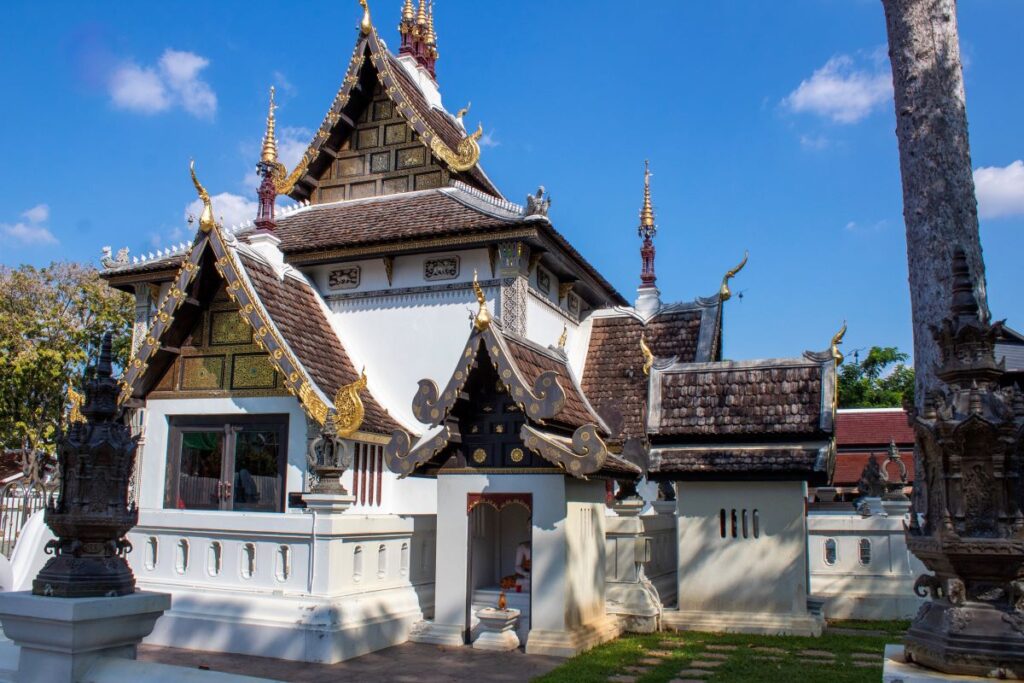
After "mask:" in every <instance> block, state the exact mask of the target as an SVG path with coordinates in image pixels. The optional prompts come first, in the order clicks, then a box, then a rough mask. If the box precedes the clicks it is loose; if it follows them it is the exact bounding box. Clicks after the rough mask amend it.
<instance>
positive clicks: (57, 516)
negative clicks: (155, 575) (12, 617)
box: [32, 334, 139, 598]
mask: <svg viewBox="0 0 1024 683" xmlns="http://www.w3.org/2000/svg"><path fill="white" fill-rule="evenodd" d="M110 356H111V354H110V335H109V334H108V335H107V336H105V337H104V339H103V346H102V351H101V353H100V360H99V363H98V364H97V365H96V367H95V368H93V370H92V377H91V378H90V379H89V381H88V383H87V385H86V389H85V406H84V407H83V408H82V414H83V415H84V416H85V422H78V423H73V424H72V425H71V430H70V432H69V433H68V435H67V436H66V437H65V438H64V440H63V441H62V442H61V444H60V446H59V455H58V467H59V468H60V492H59V496H58V498H57V500H56V502H55V503H53V502H51V503H50V505H49V506H48V507H47V508H46V512H45V517H44V519H45V520H46V524H47V526H49V527H50V528H51V529H52V530H53V533H54V534H55V535H56V536H57V538H56V540H53V541H50V542H49V543H48V544H47V546H46V552H47V553H48V554H49V553H53V554H54V555H55V557H53V558H51V559H50V560H49V561H48V562H47V563H46V565H45V566H44V567H43V569H42V571H40V572H39V575H38V576H37V577H36V578H35V580H34V581H33V582H32V592H33V593H34V594H36V595H53V596H58V597H65V598H84V597H97V596H112V595H126V594H129V593H134V592H135V577H134V575H132V570H131V569H130V568H129V567H128V562H127V561H126V560H125V554H126V553H128V552H129V551H130V550H131V545H130V544H129V543H128V541H127V539H126V538H125V534H126V533H127V532H128V531H129V530H130V529H131V528H132V527H133V526H135V524H136V523H137V522H138V519H139V513H138V510H137V509H135V508H134V507H129V505H128V478H129V476H130V475H131V471H132V462H133V460H134V458H135V447H136V441H135V439H134V438H132V436H131V431H130V430H129V428H128V427H127V426H126V425H124V424H122V423H121V422H120V421H118V420H117V416H118V413H119V410H118V405H117V395H118V386H117V381H116V380H115V379H114V378H113V377H112V371H111V362H110Z"/></svg>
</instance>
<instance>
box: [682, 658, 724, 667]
mask: <svg viewBox="0 0 1024 683" xmlns="http://www.w3.org/2000/svg"><path fill="white" fill-rule="evenodd" d="M723 664H725V662H718V661H711V660H710V659H695V660H693V661H692V662H690V666H692V667H693V668H695V669H714V668H715V667H716V666H722V665H723Z"/></svg>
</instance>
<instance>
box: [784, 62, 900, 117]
mask: <svg viewBox="0 0 1024 683" xmlns="http://www.w3.org/2000/svg"><path fill="white" fill-rule="evenodd" d="M875 61H876V62H877V60H875ZM891 98H892V77H891V75H890V74H889V73H888V72H887V71H886V70H885V69H884V68H878V66H877V65H876V67H875V68H874V69H873V70H867V69H858V68H856V67H855V65H854V60H853V58H852V57H850V56H848V55H839V56H836V57H833V58H832V59H830V60H828V61H827V62H826V63H825V66H823V67H821V68H820V69H818V70H817V71H815V72H814V73H813V74H812V75H811V77H810V78H808V79H806V80H804V81H803V82H801V83H800V85H799V86H798V87H797V89H796V90H794V91H793V92H791V93H790V94H789V95H788V96H786V98H785V99H783V100H782V104H783V105H784V106H785V107H787V108H788V109H789V110H790V111H793V112H797V113H804V112H809V113H812V114H817V115H818V116H823V117H826V118H829V119H831V120H832V121H834V122H836V123H844V124H845V123H856V122H857V121H860V120H861V119H863V118H864V117H866V116H867V115H868V114H870V113H871V112H872V111H873V110H874V109H875V108H877V107H879V106H881V105H882V104H884V103H885V102H887V101H888V100H890V99H891Z"/></svg>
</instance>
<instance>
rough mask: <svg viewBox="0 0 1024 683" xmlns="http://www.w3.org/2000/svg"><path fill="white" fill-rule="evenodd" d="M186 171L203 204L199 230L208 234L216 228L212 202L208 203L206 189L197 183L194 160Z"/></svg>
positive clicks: (208, 197)
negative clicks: (189, 174)
mask: <svg viewBox="0 0 1024 683" xmlns="http://www.w3.org/2000/svg"><path fill="white" fill-rule="evenodd" d="M188 169H189V172H190V173H191V174H192V184H193V185H195V186H196V192H198V193H199V199H201V200H202V202H203V213H202V215H201V216H199V229H200V230H202V231H203V232H204V233H208V232H210V231H211V230H213V229H215V228H216V227H217V219H216V218H214V216H213V202H212V201H210V193H209V192H207V191H206V188H205V187H203V186H202V184H201V183H200V182H199V178H197V177H196V161H195V159H192V160H191V161H189V164H188Z"/></svg>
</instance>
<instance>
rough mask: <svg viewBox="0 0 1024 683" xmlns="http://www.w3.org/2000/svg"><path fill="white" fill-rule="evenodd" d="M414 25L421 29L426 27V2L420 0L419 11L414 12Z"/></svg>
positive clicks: (425, 0)
mask: <svg viewBox="0 0 1024 683" xmlns="http://www.w3.org/2000/svg"><path fill="white" fill-rule="evenodd" d="M416 25H417V26H419V27H421V28H426V26H427V0H420V6H419V9H418V10H417V11H416Z"/></svg>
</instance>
